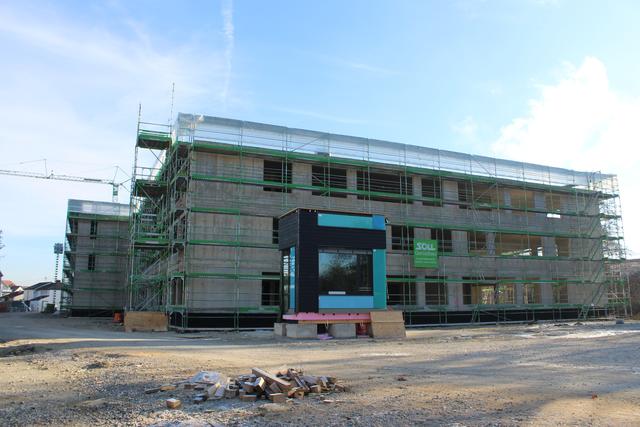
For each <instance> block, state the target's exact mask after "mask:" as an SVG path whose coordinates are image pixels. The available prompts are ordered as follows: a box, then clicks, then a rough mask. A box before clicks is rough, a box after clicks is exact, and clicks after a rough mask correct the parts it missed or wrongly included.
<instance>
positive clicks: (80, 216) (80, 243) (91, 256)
mask: <svg viewBox="0 0 640 427" xmlns="http://www.w3.org/2000/svg"><path fill="white" fill-rule="evenodd" d="M128 221H129V206H127V205H122V204H117V203H109V202H96V201H88V200H69V202H68V208H67V219H66V231H65V242H64V261H63V268H62V271H63V277H62V285H63V287H62V290H63V292H62V299H61V304H60V306H61V310H65V311H69V312H70V313H71V314H72V315H74V316H83V315H84V316H96V315H109V314H112V313H114V312H116V311H121V310H122V307H123V306H124V301H125V293H124V289H125V288H124V286H123V285H124V283H125V282H126V265H127V254H128V241H129V232H128V227H127V224H128Z"/></svg>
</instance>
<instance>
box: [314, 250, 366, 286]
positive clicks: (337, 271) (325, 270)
mask: <svg viewBox="0 0 640 427" xmlns="http://www.w3.org/2000/svg"><path fill="white" fill-rule="evenodd" d="M318 258H319V260H318V263H319V268H318V270H319V271H318V273H319V283H320V294H321V295H373V279H372V278H373V262H372V261H373V259H372V258H373V255H372V253H371V251H366V250H363V251H356V250H344V249H321V250H320V252H319V254H318Z"/></svg>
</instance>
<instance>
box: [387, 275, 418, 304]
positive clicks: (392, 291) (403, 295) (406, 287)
mask: <svg viewBox="0 0 640 427" xmlns="http://www.w3.org/2000/svg"><path fill="white" fill-rule="evenodd" d="M389 279H392V280H389ZM393 279H395V280H393ZM414 279H415V277H414V276H409V277H408V276H387V305H405V306H406V305H416V301H417V297H416V283H415V280H414Z"/></svg>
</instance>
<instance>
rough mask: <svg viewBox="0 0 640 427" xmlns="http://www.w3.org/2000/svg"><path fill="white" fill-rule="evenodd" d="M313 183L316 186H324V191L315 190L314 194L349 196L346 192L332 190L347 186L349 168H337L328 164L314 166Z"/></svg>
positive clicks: (312, 172)
mask: <svg viewBox="0 0 640 427" xmlns="http://www.w3.org/2000/svg"><path fill="white" fill-rule="evenodd" d="M311 185H313V186H314V187H322V188H324V190H322V191H313V192H312V193H311V194H313V195H314V196H331V197H341V198H345V197H347V194H346V193H342V192H332V191H331V190H332V189H336V188H338V189H343V190H346V188H347V170H346V169H337V168H333V167H327V166H315V165H314V166H312V168H311Z"/></svg>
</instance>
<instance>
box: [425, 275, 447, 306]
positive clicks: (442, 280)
mask: <svg viewBox="0 0 640 427" xmlns="http://www.w3.org/2000/svg"><path fill="white" fill-rule="evenodd" d="M425 279H426V280H425V284H424V285H425V303H426V304H427V305H447V283H446V281H447V278H446V277H442V276H426V277H425Z"/></svg>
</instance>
